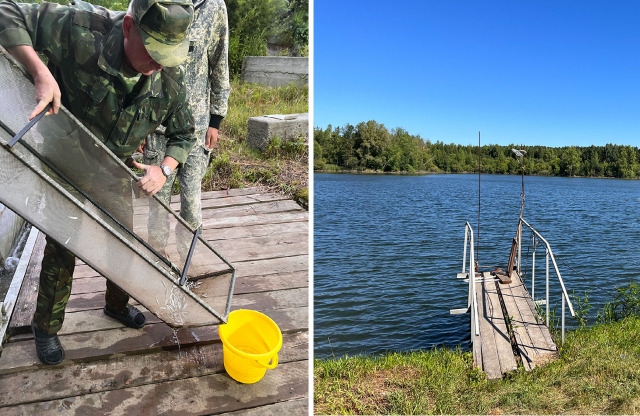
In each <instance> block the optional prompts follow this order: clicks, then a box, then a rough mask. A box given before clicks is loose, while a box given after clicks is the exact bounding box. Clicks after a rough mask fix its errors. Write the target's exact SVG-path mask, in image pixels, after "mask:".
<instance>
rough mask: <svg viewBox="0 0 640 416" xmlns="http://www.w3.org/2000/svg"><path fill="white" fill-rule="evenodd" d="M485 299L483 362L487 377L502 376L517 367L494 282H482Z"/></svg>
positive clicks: (482, 325) (482, 326)
mask: <svg viewBox="0 0 640 416" xmlns="http://www.w3.org/2000/svg"><path fill="white" fill-rule="evenodd" d="M480 285H481V287H482V294H483V299H484V302H483V303H484V307H483V308H482V309H483V313H482V315H483V318H484V319H483V322H484V323H481V324H480V327H481V331H482V330H483V329H484V331H482V332H483V333H482V360H483V361H482V362H483V371H484V372H485V373H486V374H487V378H489V379H493V378H501V377H502V375H503V374H506V373H508V372H510V371H513V370H515V369H516V368H517V365H516V362H515V358H514V356H513V350H512V348H511V341H510V339H509V334H508V331H507V326H506V323H505V321H504V316H503V314H502V308H501V305H500V300H499V298H498V293H497V289H496V288H495V283H494V282H484V283H480Z"/></svg>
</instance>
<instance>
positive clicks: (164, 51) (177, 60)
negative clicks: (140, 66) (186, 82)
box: [131, 0, 193, 67]
mask: <svg viewBox="0 0 640 416" xmlns="http://www.w3.org/2000/svg"><path fill="white" fill-rule="evenodd" d="M131 16H132V17H133V20H134V21H135V22H136V25H138V27H139V28H140V35H141V36H142V41H143V43H144V46H145V47H146V48H147V52H149V55H151V57H152V58H153V59H154V60H155V61H156V62H157V63H159V64H160V65H162V66H166V67H172V66H178V65H180V64H181V63H183V62H184V61H185V60H186V59H187V54H188V52H189V38H188V37H187V36H186V35H187V30H188V29H189V25H190V24H191V21H192V20H193V3H192V2H191V0H132V1H131Z"/></svg>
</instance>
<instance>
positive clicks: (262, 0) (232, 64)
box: [226, 0, 287, 76]
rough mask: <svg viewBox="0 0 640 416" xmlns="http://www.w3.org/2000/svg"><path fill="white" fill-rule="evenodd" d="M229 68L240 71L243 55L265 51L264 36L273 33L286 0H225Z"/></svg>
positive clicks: (238, 72) (265, 38)
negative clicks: (227, 20) (227, 23)
mask: <svg viewBox="0 0 640 416" xmlns="http://www.w3.org/2000/svg"><path fill="white" fill-rule="evenodd" d="M226 3H227V14H228V17H229V71H230V73H231V75H232V76H233V75H236V74H240V73H241V71H242V60H243V59H244V57H245V56H264V55H266V54H267V39H269V37H270V36H272V35H274V34H275V33H276V30H277V28H278V24H279V23H280V16H282V15H283V14H284V12H285V11H286V6H287V3H286V0H227V2H226Z"/></svg>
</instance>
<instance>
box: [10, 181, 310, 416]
mask: <svg viewBox="0 0 640 416" xmlns="http://www.w3.org/2000/svg"><path fill="white" fill-rule="evenodd" d="M202 202H203V204H202V205H203V236H204V238H205V239H206V240H208V241H209V242H210V244H211V245H212V246H213V247H215V248H216V249H218V250H219V251H220V252H221V253H222V254H223V255H224V256H225V257H226V258H227V259H228V260H229V261H230V262H231V263H232V264H233V265H234V266H235V267H236V269H237V272H236V283H235V290H234V295H233V299H232V310H235V309H254V310H257V311H260V312H263V313H265V314H267V315H268V316H269V317H271V318H272V319H273V320H274V321H275V322H276V323H277V324H278V325H279V327H280V329H281V330H282V332H283V337H284V341H283V346H282V350H281V351H280V354H279V360H280V363H279V365H278V367H276V368H275V369H274V370H267V374H266V375H265V377H264V379H262V380H261V381H259V382H258V383H255V384H249V385H245V384H241V383H238V382H236V381H234V380H233V379H231V378H230V377H229V376H228V375H227V374H226V372H225V371H224V366H223V361H222V359H223V356H222V344H221V342H220V338H219V336H218V327H217V326H215V325H212V326H204V327H198V328H181V329H179V330H177V331H175V332H174V330H172V329H171V328H170V327H168V326H167V325H166V324H164V323H163V322H161V321H160V320H159V319H158V318H156V317H155V316H154V315H153V314H151V313H150V312H148V311H146V310H144V308H142V307H140V306H139V307H140V308H141V310H144V311H145V315H146V317H147V325H146V326H145V327H144V328H142V329H140V330H136V329H131V328H127V327H124V326H123V325H121V324H120V323H119V322H117V321H115V320H112V319H110V318H108V317H107V316H105V315H104V314H103V312H102V307H103V305H104V290H105V279H104V278H103V277H101V276H100V275H99V274H98V273H96V272H95V271H93V270H92V269H91V268H90V267H88V266H87V265H85V264H83V263H81V262H78V263H77V266H76V270H75V273H74V281H73V290H72V294H71V298H70V300H69V303H68V307H67V314H66V319H65V323H64V326H63V327H62V330H61V331H60V333H59V335H60V340H61V342H62V344H63V346H64V347H65V351H66V358H65V360H64V361H63V363H62V364H60V365H58V366H54V367H49V366H44V365H42V364H40V363H39V361H38V358H37V356H36V352H35V345H34V342H33V336H32V335H31V333H30V330H29V328H28V325H29V323H30V322H31V317H32V316H33V308H34V307H35V297H36V294H37V284H38V275H39V272H40V259H41V257H42V250H43V246H44V238H43V237H42V236H39V238H38V240H37V242H36V247H34V250H33V254H32V258H31V261H30V263H29V266H28V269H27V275H26V276H25V279H24V283H23V286H22V289H21V292H20V296H19V298H18V301H17V303H16V312H14V315H13V317H12V320H11V322H10V329H9V331H10V334H11V335H10V336H9V339H8V341H7V342H6V343H5V344H4V348H3V351H2V353H1V355H0V413H1V414H3V415H5V414H6V415H41V414H56V415H65V414H78V415H80V414H82V415H88V414H109V415H160V414H162V415H203V414H206V415H210V414H232V415H235V414H243V415H263V414H267V415H268V414H274V415H275V414H286V415H290V414H291V415H297V414H300V415H306V414H307V413H308V397H309V393H308V377H309V371H308V367H309V359H308V343H309V335H308V328H309V310H308V306H309V305H308V294H309V291H308V274H309V272H308V212H307V211H305V210H303V209H302V208H300V206H298V205H297V204H296V203H295V202H293V201H291V200H289V199H286V198H284V197H282V196H280V195H276V194H270V193H268V194H265V193H262V192H260V191H259V190H258V189H256V188H249V189H234V190H230V191H219V192H208V193H205V194H203V201H202ZM172 208H174V209H176V210H179V203H178V197H174V200H173V201H172ZM202 292H203V293H204V294H203V295H201V296H202V297H203V299H206V289H203V290H202ZM134 304H135V302H134Z"/></svg>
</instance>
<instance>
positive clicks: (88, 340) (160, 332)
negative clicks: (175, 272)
mask: <svg viewBox="0 0 640 416" xmlns="http://www.w3.org/2000/svg"><path fill="white" fill-rule="evenodd" d="M264 313H266V314H267V315H268V316H269V317H270V318H271V319H273V320H274V321H275V322H276V324H277V325H278V326H279V327H280V330H281V331H282V332H283V333H291V332H299V331H305V330H308V328H309V324H308V322H309V318H308V308H307V307H296V308H288V309H276V310H272V311H264ZM25 336H26V335H25ZM219 340H220V338H219V336H218V327H217V326H205V327H198V328H181V329H179V330H177V331H175V332H174V331H173V330H172V329H171V328H170V327H169V326H167V325H166V324H164V323H158V324H150V325H145V326H144V327H143V328H141V329H132V328H126V327H121V328H116V329H109V330H102V331H96V332H84V333H72V334H69V335H61V336H60V342H61V343H62V345H63V347H64V349H65V354H66V358H65V361H63V364H62V365H65V364H68V363H70V362H80V361H82V362H86V361H91V360H98V359H104V358H107V357H114V356H118V355H122V354H140V353H141V352H147V351H153V350H161V349H168V348H178V347H185V346H189V345H193V344H200V345H202V344H206V343H217V342H219ZM34 366H37V367H43V366H44V365H43V364H41V363H40V361H39V360H38V358H37V356H36V351H35V346H34V343H33V340H32V339H22V340H21V341H16V342H9V343H7V345H6V348H5V350H4V351H3V352H2V355H0V374H6V373H11V372H15V371H22V370H24V369H26V368H32V367H34Z"/></svg>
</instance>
